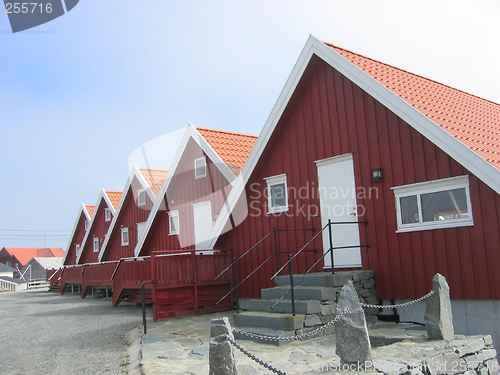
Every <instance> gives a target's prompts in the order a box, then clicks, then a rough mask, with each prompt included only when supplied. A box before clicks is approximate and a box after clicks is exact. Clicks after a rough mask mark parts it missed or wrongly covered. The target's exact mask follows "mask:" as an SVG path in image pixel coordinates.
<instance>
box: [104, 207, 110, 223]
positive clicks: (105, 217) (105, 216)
mask: <svg viewBox="0 0 500 375" xmlns="http://www.w3.org/2000/svg"><path fill="white" fill-rule="evenodd" d="M104 220H105V221H111V210H110V209H109V208H105V209H104Z"/></svg>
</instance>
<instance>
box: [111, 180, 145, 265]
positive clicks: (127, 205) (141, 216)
mask: <svg viewBox="0 0 500 375" xmlns="http://www.w3.org/2000/svg"><path fill="white" fill-rule="evenodd" d="M143 188H144V187H143V186H142V184H141V183H140V182H139V180H138V179H137V177H136V176H134V177H133V179H132V182H131V185H130V187H129V189H128V190H127V191H126V192H125V194H126V196H125V200H124V202H123V205H122V207H121V209H120V211H119V212H117V215H118V218H117V221H116V223H115V225H114V226H113V229H112V230H111V232H110V233H109V236H110V237H109V241H108V244H107V246H106V249H105V252H104V254H103V257H102V259H101V261H103V262H104V261H112V260H119V259H121V258H130V257H133V256H134V249H135V246H136V244H137V241H138V230H137V223H142V222H145V221H146V220H147V219H148V216H149V213H150V212H151V208H152V207H153V204H154V202H153V201H152V200H151V198H150V197H149V195H147V194H146V204H145V205H144V206H140V207H139V206H137V191H138V190H140V189H143ZM121 228H128V235H129V244H128V245H124V246H122V243H121Z"/></svg>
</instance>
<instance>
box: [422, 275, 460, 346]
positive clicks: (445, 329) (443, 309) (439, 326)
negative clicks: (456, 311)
mask: <svg viewBox="0 0 500 375" xmlns="http://www.w3.org/2000/svg"><path fill="white" fill-rule="evenodd" d="M432 289H433V290H434V294H433V295H432V296H430V297H429V298H428V299H427V302H426V305H425V328H426V329H427V336H428V337H429V340H446V341H451V340H453V338H454V336H455V331H454V329H453V314H452V312H451V301H450V287H449V286H448V282H447V281H446V278H445V277H444V276H443V275H440V274H439V273H437V274H436V275H435V276H434V277H433V278H432Z"/></svg>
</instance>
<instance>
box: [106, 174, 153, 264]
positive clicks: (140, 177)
mask: <svg viewBox="0 0 500 375" xmlns="http://www.w3.org/2000/svg"><path fill="white" fill-rule="evenodd" d="M134 177H136V178H137V180H138V181H139V183H140V184H141V186H142V187H143V188H144V191H146V194H147V195H148V196H149V198H150V199H151V201H152V202H155V199H156V196H155V195H154V193H153V190H152V189H151V187H150V186H149V184H148V182H147V181H146V179H145V178H144V176H143V175H142V173H141V171H140V170H139V168H138V167H137V166H135V165H134V166H133V167H132V170H131V171H130V175H129V177H128V180H127V183H126V184H125V188H124V189H123V194H122V196H121V198H120V202H119V203H118V207H117V209H116V213H117V214H115V215H113V220H112V221H111V224H110V225H109V229H108V233H109V234H111V233H113V230H114V228H115V226H116V223H117V221H118V217H119V216H120V212H121V210H122V208H123V205H124V204H125V199H126V197H127V194H128V193H129V191H130V193H131V194H132V195H133V194H134V192H133V191H132V181H133V180H134ZM110 237H111V235H109V236H106V238H105V239H104V243H103V244H102V246H101V249H100V250H99V256H98V260H99V262H100V261H101V260H102V257H103V256H104V253H105V252H106V251H107V247H108V243H109V241H110Z"/></svg>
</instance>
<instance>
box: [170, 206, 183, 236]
mask: <svg viewBox="0 0 500 375" xmlns="http://www.w3.org/2000/svg"><path fill="white" fill-rule="evenodd" d="M168 227H169V228H168V231H169V235H170V236H173V235H175V234H179V233H180V228H179V211H170V212H169V213H168Z"/></svg>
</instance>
